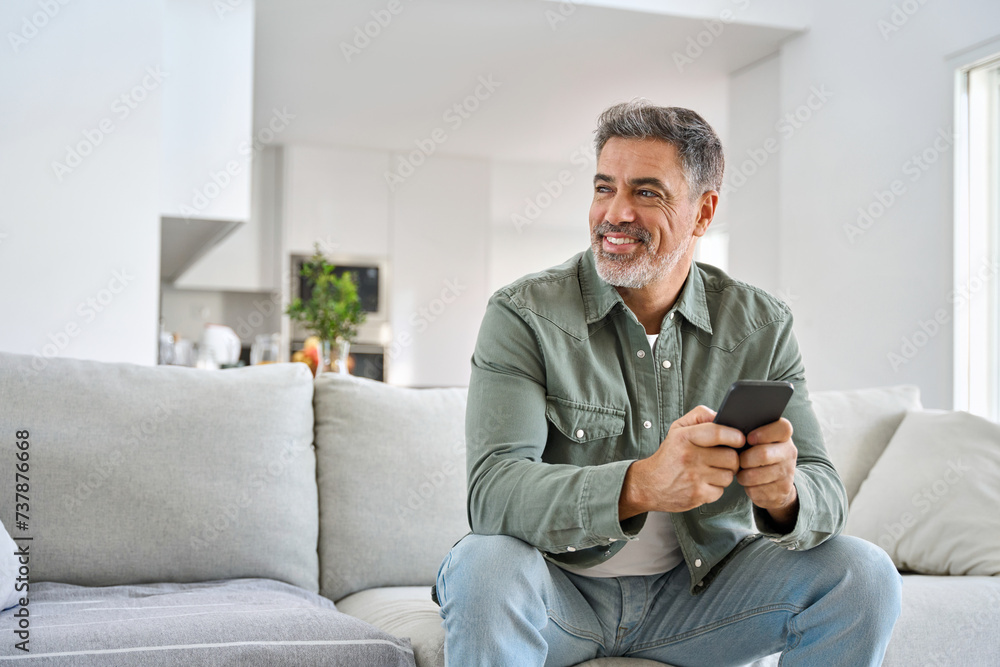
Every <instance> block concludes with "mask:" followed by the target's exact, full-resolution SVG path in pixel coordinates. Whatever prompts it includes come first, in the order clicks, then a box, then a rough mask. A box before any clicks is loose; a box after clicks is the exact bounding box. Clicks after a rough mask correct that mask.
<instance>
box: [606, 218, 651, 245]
mask: <svg viewBox="0 0 1000 667" xmlns="http://www.w3.org/2000/svg"><path fill="white" fill-rule="evenodd" d="M611 233H615V234H625V235H626V236H631V237H634V238H636V239H638V240H639V241H640V242H642V243H649V240H650V238H651V235H650V233H649V232H648V231H646V230H645V229H643V228H642V227H623V226H622V225H613V224H611V223H610V222H608V221H607V220H605V221H604V222H602V223H601V224H599V225H597V227H595V228H594V236H595V237H600V236H605V235H607V234H611Z"/></svg>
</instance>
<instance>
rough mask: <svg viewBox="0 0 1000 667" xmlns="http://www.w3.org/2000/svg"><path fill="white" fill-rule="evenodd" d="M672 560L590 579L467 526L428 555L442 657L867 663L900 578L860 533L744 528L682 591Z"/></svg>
mask: <svg viewBox="0 0 1000 667" xmlns="http://www.w3.org/2000/svg"><path fill="white" fill-rule="evenodd" d="M690 583H691V582H690V577H689V575H688V571H687V567H686V565H685V564H684V563H681V564H680V565H678V566H677V567H675V568H674V569H673V570H670V571H669V572H666V573H664V574H660V575H650V576H636V577H616V578H608V579H598V578H592V577H584V576H580V575H577V574H573V573H571V572H567V571H566V570H563V569H562V568H560V567H558V566H556V565H553V564H552V563H550V562H548V561H547V560H545V559H544V558H543V557H542V555H541V553H540V552H539V551H538V550H537V549H535V548H534V547H532V546H530V545H528V544H526V543H525V542H522V541H521V540H519V539H517V538H514V537H508V536H506V535H469V536H467V537H465V538H464V539H463V540H462V541H461V542H459V543H458V544H457V545H455V546H454V547H453V548H452V550H451V552H450V553H449V554H448V556H447V557H446V558H445V559H444V562H443V563H442V564H441V568H440V570H439V571H438V577H437V595H438V599H439V600H440V602H441V617H442V618H443V619H444V621H443V625H444V628H445V661H446V664H447V665H450V666H452V667H473V666H474V665H491V666H502V667H531V666H538V667H541V666H542V665H546V666H551V667H560V666H564V665H565V666H568V665H575V664H577V663H580V662H584V661H586V660H589V659H592V658H600V657H607V656H628V657H635V658H646V659H648V660H657V661H660V662H665V663H669V664H671V665H676V666H677V667H689V666H691V667H693V666H695V665H711V666H713V667H722V666H724V665H745V664H747V663H750V662H753V661H754V660H757V659H759V658H762V657H764V656H767V655H770V654H772V653H778V652H781V654H782V655H781V661H780V663H779V664H781V665H783V666H785V667H791V666H793V665H824V666H825V665H847V666H849V667H861V666H863V665H873V666H877V665H880V664H881V662H882V656H883V655H884V654H885V649H886V646H887V645H888V643H889V637H890V635H891V634H892V627H893V625H894V624H895V622H896V618H897V617H898V616H899V612H900V587H901V583H902V580H901V578H900V576H899V574H898V573H897V572H896V568H895V567H894V566H893V564H892V561H890V560H889V557H888V556H887V555H886V554H885V552H884V551H882V550H881V549H879V548H878V547H876V546H875V545H873V544H870V543H868V542H865V541H864V540H860V539H857V538H853V537H846V536H840V537H836V538H833V539H831V540H828V541H826V542H824V543H823V544H821V545H820V546H818V547H816V548H814V549H810V550H808V551H788V550H787V549H784V548H782V547H779V546H777V545H775V544H773V543H772V542H771V541H770V540H767V539H758V540H756V541H754V542H751V543H750V544H749V545H747V546H746V547H745V548H743V549H742V550H741V551H740V552H739V553H737V554H736V555H735V556H734V557H733V558H732V559H731V560H730V561H729V562H728V563H727V564H726V565H725V566H724V567H723V568H722V570H721V572H719V574H718V576H717V577H716V578H715V579H714V580H713V581H712V582H711V583H710V584H708V585H707V586H706V587H705V590H704V591H703V592H700V593H698V594H696V595H692V594H691V593H690V591H689V588H690Z"/></svg>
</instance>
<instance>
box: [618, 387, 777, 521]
mask: <svg viewBox="0 0 1000 667" xmlns="http://www.w3.org/2000/svg"><path fill="white" fill-rule="evenodd" d="M713 419H715V411H714V410H711V409H709V408H706V407H705V406H703V405H699V406H698V407H696V408H694V409H693V410H691V411H690V412H688V413H687V414H686V415H684V416H683V417H681V418H680V419H678V420H677V421H675V422H674V423H673V424H671V425H670V430H669V431H668V432H667V437H666V438H665V439H664V440H663V442H661V443H660V447H659V449H657V450H656V452H655V453H654V454H653V455H652V456H650V457H649V458H646V459H641V460H639V461H635V462H634V463H633V464H632V465H630V466H629V468H628V471H627V472H626V473H625V482H624V483H623V484H622V491H621V496H620V497H619V502H618V518H619V520H621V521H624V520H625V519H628V518H629V517H633V516H635V515H637V514H642V513H643V512H650V511H656V512H685V511H687V510H689V509H694V508H695V507H698V506H700V505H704V504H705V503H710V502H713V501H715V500H718V499H719V498H720V497H721V496H722V492H723V491H725V489H726V487H727V486H729V485H730V484H732V482H733V477H734V476H735V475H736V473H737V472H738V471H739V469H740V457H739V454H737V453H736V449H735V448H736V447H741V446H743V444H744V438H743V434H742V433H740V431H739V430H737V429H735V428H730V427H728V426H722V425H720V424H713V423H712V420H713ZM793 466H794V461H793Z"/></svg>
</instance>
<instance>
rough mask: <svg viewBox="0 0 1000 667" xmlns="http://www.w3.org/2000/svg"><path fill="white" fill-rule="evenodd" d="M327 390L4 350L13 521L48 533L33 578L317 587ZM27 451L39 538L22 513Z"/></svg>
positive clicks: (304, 377) (273, 377)
mask: <svg viewBox="0 0 1000 667" xmlns="http://www.w3.org/2000/svg"><path fill="white" fill-rule="evenodd" d="M312 391H313V381H312V376H311V375H310V373H309V370H308V368H307V367H306V366H305V365H303V364H276V365H268V366H259V367H253V368H245V369H233V370H222V371H208V370H196V369H192V368H180V367H164V366H160V367H147V366H138V365H133V364H118V363H102V362H94V361H81V360H75V359H60V358H51V359H44V360H42V359H40V358H38V357H33V356H25V355H15V354H9V353H0V519H2V521H3V523H4V525H5V526H7V527H8V529H9V530H10V532H11V533H12V535H14V537H15V538H18V537H26V536H30V537H32V538H34V539H33V540H32V542H31V544H32V547H31V551H32V556H31V578H32V580H33V581H59V582H66V583H71V584H80V585H92V586H103V585H112V584H134V583H144V582H167V581H174V582H190V581H207V580H212V579H228V578H238V577H267V578H272V579H278V580H281V581H286V582H288V583H291V584H296V585H298V586H301V587H303V588H306V589H309V590H312V591H316V590H317V589H318V576H319V565H318V558H317V553H316V544H317V535H318V511H317V490H316V479H315V457H314V453H313V447H312V440H313V420H312V414H313V413H312ZM18 432H21V434H22V435H25V433H24V432H27V434H26V437H25V438H23V439H19V440H17V441H15V434H16V433H18ZM24 441H27V442H28V443H29V444H28V445H27V452H28V460H27V463H28V466H27V467H28V471H27V477H28V479H29V481H28V482H26V484H27V485H28V486H27V487H21V489H26V493H25V494H24V495H25V496H27V500H25V501H24V502H25V503H26V504H27V505H28V509H27V510H26V511H25V512H24V514H26V515H27V516H28V517H29V518H28V520H27V521H26V525H27V530H21V529H19V528H18V524H17V517H15V511H16V510H15V504H14V499H15V495H14V494H15V487H14V484H15V481H16V480H15V467H14V466H15V464H17V463H19V462H18V461H17V459H16V458H15V453H17V452H19V451H20V450H18V449H17V448H16V446H15V442H24Z"/></svg>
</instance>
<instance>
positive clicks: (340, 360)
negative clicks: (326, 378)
mask: <svg viewBox="0 0 1000 667" xmlns="http://www.w3.org/2000/svg"><path fill="white" fill-rule="evenodd" d="M350 352H351V342H350V341H348V340H338V341H337V342H336V343H335V344H334V343H331V342H330V341H328V340H324V341H320V346H319V353H320V369H319V370H317V372H316V374H317V375H318V374H319V373H321V372H322V373H330V372H333V373H340V374H342V375H349V374H350V370H349V367H348V358H349V356H350Z"/></svg>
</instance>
